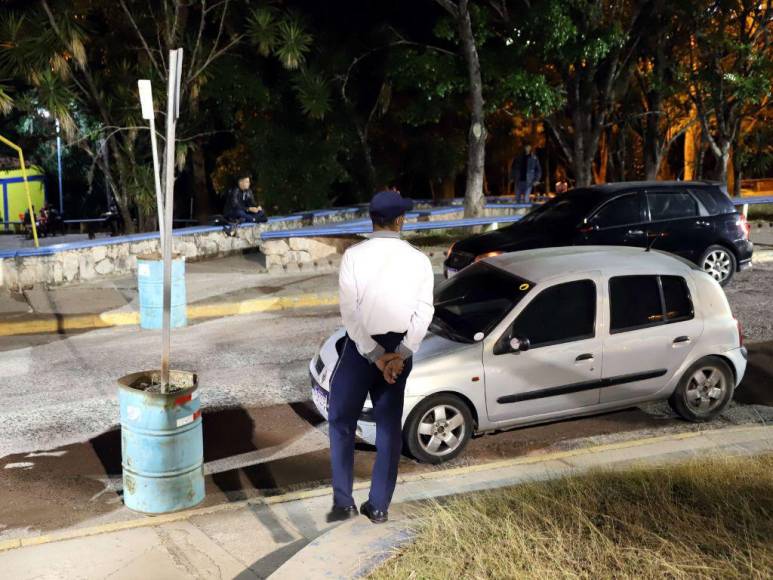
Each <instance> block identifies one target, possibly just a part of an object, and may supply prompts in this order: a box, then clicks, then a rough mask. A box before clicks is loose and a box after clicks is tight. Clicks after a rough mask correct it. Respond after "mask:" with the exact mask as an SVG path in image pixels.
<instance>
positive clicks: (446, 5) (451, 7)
mask: <svg viewBox="0 0 773 580" xmlns="http://www.w3.org/2000/svg"><path fill="white" fill-rule="evenodd" d="M435 2H436V3H437V4H438V5H439V6H440V7H442V8H443V9H444V10H445V11H446V12H448V13H449V14H450V15H451V16H452V17H453V18H454V19H458V18H459V7H458V6H457V5H456V4H454V3H453V2H451V0H435Z"/></svg>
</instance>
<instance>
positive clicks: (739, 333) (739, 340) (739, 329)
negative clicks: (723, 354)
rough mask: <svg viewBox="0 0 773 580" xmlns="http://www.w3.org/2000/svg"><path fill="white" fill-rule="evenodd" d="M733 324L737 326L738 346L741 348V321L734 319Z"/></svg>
mask: <svg viewBox="0 0 773 580" xmlns="http://www.w3.org/2000/svg"><path fill="white" fill-rule="evenodd" d="M735 323H736V325H737V326H738V346H743V327H742V326H741V321H740V320H738V319H737V318H736V319H735Z"/></svg>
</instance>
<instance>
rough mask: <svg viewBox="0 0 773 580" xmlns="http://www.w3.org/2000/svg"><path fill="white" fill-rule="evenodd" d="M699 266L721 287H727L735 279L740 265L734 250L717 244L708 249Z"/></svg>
mask: <svg viewBox="0 0 773 580" xmlns="http://www.w3.org/2000/svg"><path fill="white" fill-rule="evenodd" d="M698 266H700V267H701V269H702V270H703V271H704V272H706V273H707V274H708V275H709V276H711V277H712V278H714V280H716V281H717V282H719V283H720V285H722V286H725V285H726V284H728V283H729V282H730V280H732V279H733V275H734V274H735V271H736V268H737V267H738V264H737V260H736V258H735V254H733V251H732V250H730V249H729V248H726V247H725V246H720V245H716V244H715V245H712V246H709V247H708V248H706V251H705V252H703V255H702V256H701V259H700V260H699V261H698Z"/></svg>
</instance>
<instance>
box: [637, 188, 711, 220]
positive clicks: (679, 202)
mask: <svg viewBox="0 0 773 580" xmlns="http://www.w3.org/2000/svg"><path fill="white" fill-rule="evenodd" d="M646 197H647V205H648V206H649V210H650V219H651V220H652V221H654V222H657V221H662V220H673V219H679V218H689V217H695V216H697V215H699V210H698V202H696V201H695V198H694V197H693V196H692V195H690V193H689V192H687V191H664V192H652V191H649V192H647V196H646Z"/></svg>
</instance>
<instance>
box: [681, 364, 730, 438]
mask: <svg viewBox="0 0 773 580" xmlns="http://www.w3.org/2000/svg"><path fill="white" fill-rule="evenodd" d="M734 388H735V383H734V379H733V373H732V371H731V370H730V367H729V366H728V365H727V363H726V362H725V361H724V360H722V359H721V358H718V357H715V356H707V357H705V358H702V359H701V360H699V361H698V362H696V363H695V364H694V365H692V366H691V367H690V368H689V369H687V371H686V372H685V373H684V375H683V376H682V379H681V380H680V381H679V384H678V385H677V387H676V389H675V390H674V393H673V394H672V395H671V398H670V399H669V400H668V403H669V404H670V405H671V408H672V409H673V410H674V411H676V412H677V413H678V414H679V416H680V417H682V418H683V419H686V420H688V421H694V422H696V423H700V422H703V421H710V420H711V419H713V418H714V417H716V416H717V415H719V414H720V413H721V412H722V410H723V409H724V408H725V407H726V406H727V404H728V403H729V402H730V399H732V398H733V391H734Z"/></svg>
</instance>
